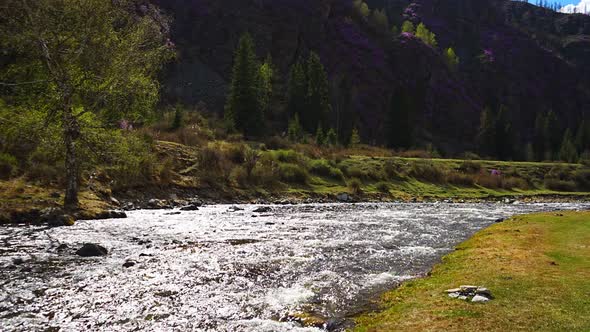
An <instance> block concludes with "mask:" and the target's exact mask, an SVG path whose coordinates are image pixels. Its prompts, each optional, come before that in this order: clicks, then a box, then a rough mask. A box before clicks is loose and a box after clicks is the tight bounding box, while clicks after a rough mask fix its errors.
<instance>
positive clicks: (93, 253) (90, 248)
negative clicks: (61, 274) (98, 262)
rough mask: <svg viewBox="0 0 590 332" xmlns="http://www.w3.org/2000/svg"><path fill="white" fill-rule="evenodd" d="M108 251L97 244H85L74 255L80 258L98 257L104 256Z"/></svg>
mask: <svg viewBox="0 0 590 332" xmlns="http://www.w3.org/2000/svg"><path fill="white" fill-rule="evenodd" d="M108 253H109V251H108V250H107V249H106V248H105V247H103V246H101V245H98V244H94V243H85V244H84V245H83V246H82V248H80V249H78V251H76V255H78V256H82V257H99V256H106V255H107V254H108Z"/></svg>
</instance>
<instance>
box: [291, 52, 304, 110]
mask: <svg viewBox="0 0 590 332" xmlns="http://www.w3.org/2000/svg"><path fill="white" fill-rule="evenodd" d="M287 94H288V96H287V113H288V114H289V115H290V116H294V115H297V117H298V118H299V114H305V112H306V109H307V106H306V100H307V76H306V73H305V67H304V65H303V63H302V62H301V61H299V60H298V61H297V62H295V64H293V65H292V66H291V73H290V75H289V87H288V92H287Z"/></svg>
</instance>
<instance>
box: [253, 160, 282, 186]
mask: <svg viewBox="0 0 590 332" xmlns="http://www.w3.org/2000/svg"><path fill="white" fill-rule="evenodd" d="M251 180H252V181H253V182H254V183H256V184H259V185H264V186H273V185H275V184H276V183H277V182H278V181H279V164H278V163H277V162H276V161H275V160H274V158H273V157H272V155H271V154H269V153H262V154H260V157H259V158H258V159H257V161H256V163H255V165H254V167H253V169H252V175H251Z"/></svg>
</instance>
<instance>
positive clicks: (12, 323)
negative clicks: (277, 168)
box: [0, 203, 590, 332]
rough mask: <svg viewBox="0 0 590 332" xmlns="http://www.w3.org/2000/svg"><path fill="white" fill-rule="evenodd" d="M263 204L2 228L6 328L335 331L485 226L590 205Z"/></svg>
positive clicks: (0, 279)
mask: <svg viewBox="0 0 590 332" xmlns="http://www.w3.org/2000/svg"><path fill="white" fill-rule="evenodd" d="M260 207H261V206H259V205H240V206H231V205H211V206H204V207H200V208H199V209H198V210H194V211H186V210H185V211H180V209H176V210H137V211H130V212H128V218H127V219H109V220H102V221H80V222H77V223H76V224H75V225H74V226H72V227H61V228H48V227H42V226H3V227H0V330H2V331H45V330H47V329H49V330H53V331H57V330H59V329H61V330H66V331H79V330H86V331H98V330H101V331H102V330H109V331H129V330H136V331H153V330H195V331H257V332H260V331H322V330H334V331H338V330H342V329H344V328H345V327H346V326H347V324H349V321H348V320H347V318H349V317H351V316H353V315H355V314H356V313H358V312H360V311H363V310H367V309H368V308H370V306H369V303H370V300H371V299H374V298H375V297H376V296H378V294H380V293H381V292H383V291H384V290H386V289H389V288H392V287H395V286H396V285H397V284H398V283H399V282H402V281H403V280H406V279H408V278H414V277H417V276H421V275H423V274H424V273H426V272H428V271H429V270H430V268H431V267H432V266H433V265H434V264H435V263H436V262H437V261H438V259H439V258H440V257H441V256H442V255H444V254H445V253H447V252H449V251H451V250H453V248H454V246H455V245H456V244H458V243H460V242H462V241H463V240H465V239H466V238H468V237H469V236H471V235H472V234H473V233H474V232H476V231H478V230H480V229H482V228H484V227H486V226H487V225H489V224H491V223H493V222H496V221H498V220H499V219H501V218H504V217H508V216H511V215H514V214H520V213H528V212H534V211H551V210H556V209H589V208H590V204H586V203H561V204H560V203H550V204H497V203H481V204H447V203H436V204H403V203H401V204H369V203H367V204H307V205H306V204H303V205H272V206H266V207H265V208H263V209H260ZM255 210H256V211H257V212H254V211H255ZM86 243H92V244H96V245H99V246H100V247H104V248H105V249H106V250H107V253H106V256H102V255H97V256H96V257H81V256H80V255H79V253H80V249H81V248H83V247H84V244H86ZM86 249H88V247H86ZM95 249H96V248H95ZM98 250H99V252H101V253H103V252H102V249H100V248H99V249H98ZM84 252H85V251H84Z"/></svg>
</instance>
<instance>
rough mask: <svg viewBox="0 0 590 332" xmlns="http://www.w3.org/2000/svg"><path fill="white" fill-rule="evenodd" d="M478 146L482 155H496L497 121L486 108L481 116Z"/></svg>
mask: <svg viewBox="0 0 590 332" xmlns="http://www.w3.org/2000/svg"><path fill="white" fill-rule="evenodd" d="M477 146H478V151H479V153H480V154H482V155H486V156H492V155H494V154H495V153H496V126H495V119H494V114H493V113H492V110H491V109H490V108H489V107H486V108H485V109H484V111H483V112H482V113H481V116H480V121H479V130H478V134H477Z"/></svg>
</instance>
